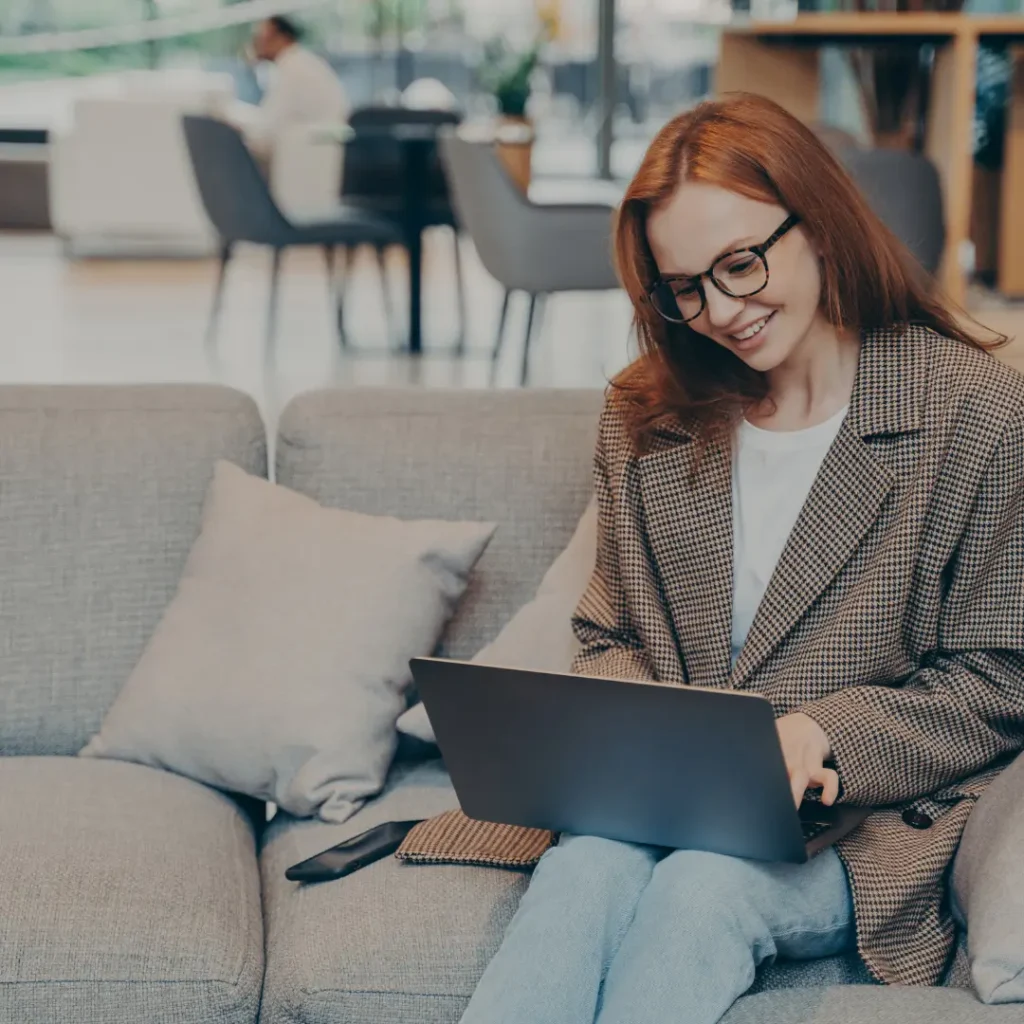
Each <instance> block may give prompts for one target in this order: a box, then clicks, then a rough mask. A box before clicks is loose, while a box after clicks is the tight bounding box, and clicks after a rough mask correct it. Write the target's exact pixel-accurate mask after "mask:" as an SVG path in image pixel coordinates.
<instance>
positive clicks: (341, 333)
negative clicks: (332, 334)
mask: <svg viewBox="0 0 1024 1024" xmlns="http://www.w3.org/2000/svg"><path fill="white" fill-rule="evenodd" d="M347 252H348V250H347V249H346V248H345V247H344V246H343V247H342V250H341V253H342V262H343V263H344V262H345V254H346V253H347ZM335 255H336V251H335V247H334V246H333V245H325V246H324V263H325V264H326V265H327V290H328V293H329V295H330V297H331V305H332V306H333V307H334V319H335V326H336V329H337V332H338V345H339V347H341V348H346V347H347V346H348V338H346V337H345V318H344V317H343V316H342V312H341V288H340V286H339V285H338V277H337V274H336V273H335V266H334V265H335Z"/></svg>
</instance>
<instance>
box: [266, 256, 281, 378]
mask: <svg viewBox="0 0 1024 1024" xmlns="http://www.w3.org/2000/svg"><path fill="white" fill-rule="evenodd" d="M282 252H284V250H283V249H275V250H274V258H273V262H272V263H271V266H270V297H269V299H268V301H267V339H266V347H265V351H264V355H265V357H266V359H267V361H268V362H269V361H270V360H271V358H272V357H273V353H274V338H275V336H276V334H277V288H278V281H279V279H280V276H281V254H282Z"/></svg>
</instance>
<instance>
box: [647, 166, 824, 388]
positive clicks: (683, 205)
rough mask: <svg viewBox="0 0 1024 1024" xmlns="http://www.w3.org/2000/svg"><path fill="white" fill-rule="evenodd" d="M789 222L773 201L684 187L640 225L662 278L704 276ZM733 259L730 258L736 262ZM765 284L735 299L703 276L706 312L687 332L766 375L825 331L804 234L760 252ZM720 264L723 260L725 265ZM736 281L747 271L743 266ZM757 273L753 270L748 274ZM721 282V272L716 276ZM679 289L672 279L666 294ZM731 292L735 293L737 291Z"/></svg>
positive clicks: (795, 231) (681, 284) (815, 269)
mask: <svg viewBox="0 0 1024 1024" xmlns="http://www.w3.org/2000/svg"><path fill="white" fill-rule="evenodd" d="M788 216H789V212H788V211H787V210H784V209H783V208H782V207H781V206H777V205H775V204H774V203H766V202H760V201H758V200H756V199H749V198H747V197H746V196H741V195H739V194H737V193H735V192H729V191H727V190H726V189H723V188H720V187H719V186H717V185H708V184H704V183H701V182H691V181H684V182H683V183H682V184H680V186H679V187H678V188H677V189H676V191H675V193H674V194H673V195H672V197H671V198H670V199H669V200H668V202H666V203H664V204H663V205H662V206H659V207H658V208H656V209H655V210H653V211H652V212H651V214H650V216H649V217H648V219H647V240H648V244H649V245H650V247H651V252H652V253H653V255H654V258H655V260H656V261H657V264H658V270H659V272H660V274H661V276H662V277H666V278H675V277H680V276H687V275H694V274H699V273H702V272H703V271H705V270H707V269H708V268H709V267H710V266H711V265H712V264H713V263H715V261H716V260H717V259H718V258H719V257H720V256H722V255H723V254H724V253H728V252H732V251H733V250H735V249H740V248H743V247H745V246H752V245H760V244H762V243H763V242H765V241H766V240H767V239H768V238H770V237H771V236H772V235H773V234H774V233H775V231H776V230H777V229H778V228H779V227H780V225H782V224H783V222H784V221H785V220H786V219H787V217H788ZM737 259H738V258H737V257H733V258H732V261H733V262H735V261H736V260H737ZM766 259H767V261H768V270H769V278H768V283H767V285H766V286H765V287H764V288H763V289H762V290H761V291H759V292H757V294H756V295H750V296H748V297H746V298H734V297H732V296H730V295H726V294H724V293H723V292H722V291H720V290H719V289H718V288H716V287H715V285H714V283H713V282H712V281H710V280H709V279H708V278H707V277H705V278H704V279H703V280H702V282H701V283H702V286H703V289H704V295H705V299H706V302H705V307H704V309H703V310H702V311H701V313H700V315H699V316H698V317H697V318H696V319H694V320H691V321H689V326H690V327H692V328H693V329H694V330H695V331H697V332H699V333H700V334H703V335H705V336H706V337H708V338H710V339H711V340H712V341H715V342H717V343H718V344H719V345H722V346H723V347H724V348H727V349H729V351H730V352H732V353H733V354H734V355H736V356H737V357H738V358H739V359H742V360H743V362H745V363H746V364H747V365H748V366H750V367H751V368H752V369H755V370H759V371H761V372H763V373H767V372H769V371H771V370H774V369H775V368H776V367H779V366H781V365H783V364H784V363H786V362H788V361H789V360H791V359H792V358H793V357H794V355H796V354H798V353H799V352H800V351H801V350H802V349H804V348H805V347H806V346H808V345H812V344H813V343H814V338H815V336H816V335H819V334H820V333H821V332H823V331H824V332H828V331H830V330H831V328H830V326H829V324H828V323H827V321H826V319H825V317H824V315H823V313H822V312H821V284H822V282H821V269H820V267H819V265H818V257H817V255H816V253H815V251H814V249H813V247H812V246H811V243H810V241H809V239H808V237H807V235H806V233H805V232H804V231H803V230H802V229H801V228H800V226H799V225H797V227H795V228H792V229H790V230H789V231H788V232H787V233H786V234H785V235H783V237H782V238H780V239H779V240H778V241H777V242H776V243H775V244H774V245H773V246H772V247H771V248H770V249H769V250H768V252H767V253H766ZM726 262H727V263H728V262H729V261H726ZM734 272H735V274H736V277H737V280H739V277H740V275H741V274H743V273H749V272H751V271H750V270H749V269H748V268H747V267H746V265H745V264H743V263H742V262H740V263H737V264H736V266H735V268H734ZM754 272H756V273H757V274H758V275H760V274H761V270H760V268H759V267H757V268H755V271H754ZM719 276H720V278H724V277H725V275H724V273H722V274H720V275H719ZM685 288H686V282H685V281H677V282H675V283H674V284H673V289H674V290H676V291H679V290H681V289H685ZM734 290H736V291H741V290H742V287H736V288H735V289H734Z"/></svg>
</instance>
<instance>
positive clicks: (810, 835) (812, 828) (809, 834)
mask: <svg viewBox="0 0 1024 1024" xmlns="http://www.w3.org/2000/svg"><path fill="white" fill-rule="evenodd" d="M800 826H801V828H802V829H803V833H804V842H805V843H809V842H810V841H811V840H812V839H815V838H817V837H818V836H820V835H821V833H822V832H827V831H828V830H829V829H830V828H832V826H831V825H830V824H828V823H827V822H824V821H802V822H800Z"/></svg>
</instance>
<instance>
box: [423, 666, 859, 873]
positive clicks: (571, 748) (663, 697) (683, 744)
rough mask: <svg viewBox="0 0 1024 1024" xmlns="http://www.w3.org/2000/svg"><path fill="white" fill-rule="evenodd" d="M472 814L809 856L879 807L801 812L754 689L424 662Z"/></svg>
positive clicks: (434, 715) (445, 752) (431, 699)
mask: <svg viewBox="0 0 1024 1024" xmlns="http://www.w3.org/2000/svg"><path fill="white" fill-rule="evenodd" d="M411 668H412V673H413V678H414V679H415V681H416V686H417V687H418V689H419V693H420V697H421V699H422V700H423V703H424V705H425V707H426V710H427V714H428V715H429V716H430V721H431V724H432V725H433V727H434V734H435V736H436V737H437V743H438V746H439V748H440V750H441V755H442V757H443V758H444V761H445V765H446V767H447V769H448V772H449V774H450V776H451V779H452V783H453V785H454V786H455V792H456V794H457V795H458V798H459V802H460V804H461V805H462V809H463V811H464V812H465V813H466V814H467V815H468V816H469V817H471V818H476V819H478V820H482V821H492V822H501V823H504V824H508V825H525V826H528V827H532V828H542V829H550V830H551V831H554V832H568V833H572V834H576V835H594V836H603V837H605V838H608V839H619V840H623V841H626V842H631V843H640V844H644V845H650V846H660V847H669V848H673V849H694V850H708V851H711V852H714V853H723V854H728V855H730V856H733V857H744V858H747V859H751V860H760V861H789V862H793V863H803V862H805V861H806V860H808V858H810V857H812V856H814V854H816V853H818V852H819V851H821V850H823V849H825V848H826V847H827V846H830V845H831V844H832V843H834V842H835V841H836V840H837V839H839V838H841V837H842V836H844V835H846V834H847V833H848V832H850V831H852V830H853V829H854V828H856V827H857V825H859V824H860V823H861V821H863V819H864V818H865V817H866V816H867V814H868V811H867V810H865V809H863V808H853V807H842V806H840V807H825V806H823V805H822V804H820V803H815V802H814V801H805V802H804V804H803V805H802V806H801V808H800V809H799V811H798V810H797V808H796V807H795V805H794V803H793V796H792V790H791V789H790V784H789V777H788V774H787V772H786V766H785V762H784V760H783V756H782V747H781V745H780V743H779V738H778V733H777V732H776V729H775V714H774V711H773V709H772V705H771V704H770V703H769V702H768V701H767V700H766V699H765V698H763V697H760V696H757V695H755V694H750V693H744V692H739V691H732V690H714V689H701V688H698V687H692V686H671V685H666V684H662V683H646V682H631V681H624V680H615V679H606V678H590V677H587V676H578V675H566V674H558V673H550V672H535V671H532V670H522V669H509V668H498V667H495V666H489V665H478V664H472V663H468V662H460V661H449V660H445V659H437V658H417V659H414V660H413V661H412V662H411Z"/></svg>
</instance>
